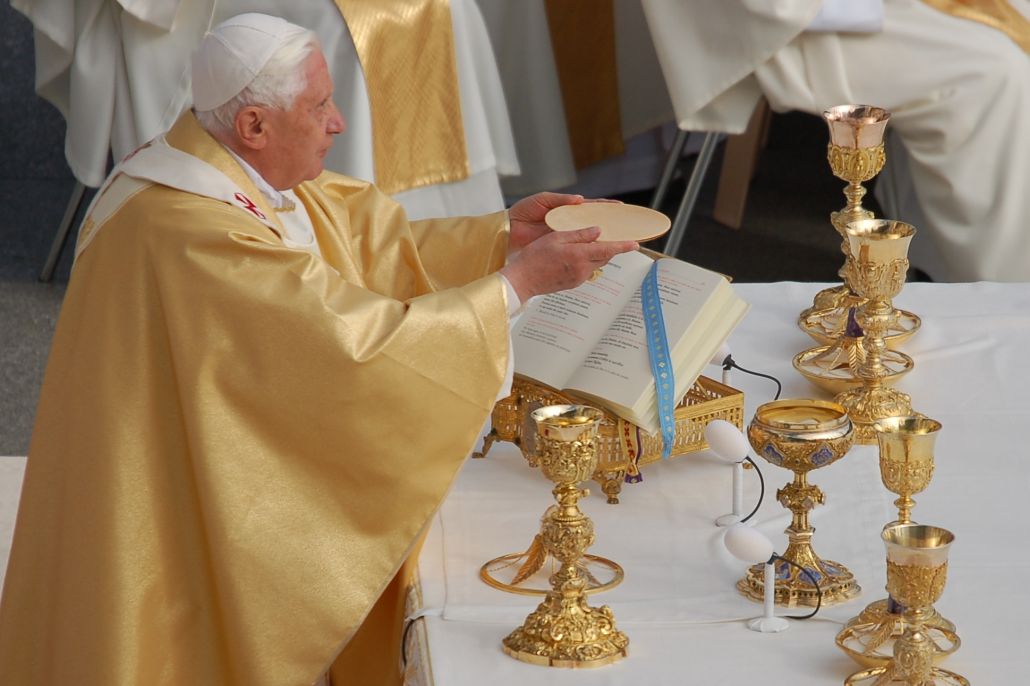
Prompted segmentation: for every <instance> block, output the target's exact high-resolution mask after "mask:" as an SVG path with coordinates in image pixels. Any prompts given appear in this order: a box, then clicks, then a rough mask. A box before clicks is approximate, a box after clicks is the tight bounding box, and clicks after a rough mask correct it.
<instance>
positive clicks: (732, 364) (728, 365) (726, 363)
mask: <svg viewBox="0 0 1030 686" xmlns="http://www.w3.org/2000/svg"><path fill="white" fill-rule="evenodd" d="M722 368H723V369H724V370H727V371H728V370H730V369H739V370H740V371H742V372H744V373H745V374H751V375H752V376H760V377H762V378H763V379H769V380H770V381H772V382H774V383H775V384H776V395H775V396H773V400H779V399H780V393H781V392H782V391H783V384H781V383H780V380H779V379H777V378H776V377H775V376H770V375H769V374H763V373H761V372H755V371H751V370H750V369H744V368H743V367H741V366H740V365H739V364H737V362H736V361H735V360H734V359H733V356H732V355H727V356H726V359H725V360H723V361H722Z"/></svg>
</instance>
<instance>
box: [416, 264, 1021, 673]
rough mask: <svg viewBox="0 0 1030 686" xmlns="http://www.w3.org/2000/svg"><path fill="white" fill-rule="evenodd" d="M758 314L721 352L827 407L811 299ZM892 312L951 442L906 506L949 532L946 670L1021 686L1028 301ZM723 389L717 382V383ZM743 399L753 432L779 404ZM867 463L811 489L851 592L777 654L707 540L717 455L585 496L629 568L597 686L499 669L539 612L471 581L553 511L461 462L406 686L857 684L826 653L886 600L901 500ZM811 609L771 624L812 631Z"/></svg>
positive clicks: (772, 520) (783, 292)
mask: <svg viewBox="0 0 1030 686" xmlns="http://www.w3.org/2000/svg"><path fill="white" fill-rule="evenodd" d="M736 288H737V291H738V293H739V294H740V295H741V296H742V297H743V298H744V299H745V300H747V301H748V302H750V303H751V305H752V310H751V312H750V313H749V314H748V316H747V317H746V318H745V320H744V322H743V323H742V324H741V325H740V326H739V327H738V328H737V330H736V331H735V332H734V334H733V335H732V337H731V338H730V341H729V344H730V346H731V348H732V351H733V356H734V359H736V361H737V362H738V363H739V364H740V365H742V366H743V367H745V368H748V369H752V370H755V371H759V372H763V373H768V374H773V375H775V376H777V377H778V378H779V379H780V380H781V381H782V382H783V386H784V387H783V393H782V396H781V397H784V398H787V397H816V398H828V396H827V395H825V394H824V393H823V392H822V391H820V390H818V389H817V388H815V387H813V386H811V385H810V384H809V383H808V382H807V381H805V380H804V379H803V378H802V377H800V376H799V375H798V374H797V373H796V372H795V371H794V370H793V369H792V368H791V365H790V360H791V358H792V357H793V356H794V355H795V354H796V353H797V352H800V351H801V350H803V349H806V348H808V347H811V346H812V345H813V344H812V342H811V341H810V340H809V339H808V338H807V336H805V335H804V334H803V333H802V332H801V331H800V330H799V329H797V327H796V326H795V324H794V322H795V320H796V318H797V314H798V312H799V311H801V310H802V309H803V308H805V307H807V306H808V305H809V304H810V303H811V299H812V296H813V295H814V293H815V292H816V291H817V290H818V288H819V286H818V285H816V284H801V283H778V284H740V285H737V286H736ZM895 304H896V305H897V306H898V307H901V308H904V309H907V310H910V311H912V312H915V313H917V314H918V315H919V316H921V317H922V320H923V326H922V329H921V330H920V331H919V332H918V333H917V334H916V335H915V336H914V337H913V338H912V339H911V340H909V341H908V342H907V343H906V344H905V345H904V346H903V349H904V351H905V352H907V353H908V354H909V355H911V356H912V357H913V358H914V359H915V368H914V370H913V371H912V372H911V373H910V374H909V375H908V376H906V377H905V378H904V379H902V381H901V382H900V383H899V384H898V388H900V389H901V390H903V391H905V392H907V393H909V394H910V395H911V396H912V403H913V406H914V408H915V409H916V410H917V411H918V412H921V413H924V414H926V415H928V416H930V417H932V418H934V419H937V420H938V421H940V422H942V423H943V429H942V430H941V432H940V436H939V438H938V440H937V447H936V472H935V474H934V477H933V481H932V483H931V484H930V487H929V488H928V489H927V490H926V491H924V492H923V493H921V494H918V495H916V496H915V500H916V502H917V505H916V507H915V510H914V512H913V517H914V519H915V520H916V521H918V522H920V523H925V524H934V525H938V526H942V527H945V528H947V529H950V530H951V531H953V532H954V534H955V537H956V540H955V543H954V545H953V546H952V550H951V558H950V565H949V573H948V581H947V587H946V588H945V590H944V594H943V596H942V598H941V600H940V601H939V602H938V603H937V604H936V607H937V609H938V610H939V611H940V612H941V613H943V614H944V615H945V616H947V617H948V618H949V619H951V620H952V621H954V622H955V624H956V625H957V628H958V634H959V635H960V637H961V639H962V645H961V647H960V648H959V650H958V651H957V652H956V653H955V654H954V655H952V656H951V657H950V658H948V659H947V661H946V662H945V663H944V665H943V666H944V667H946V668H947V669H950V670H952V671H954V672H957V673H959V674H962V675H963V676H965V677H966V678H968V679H969V680H970V681H971V682H972V683H976V684H1002V683H1016V682H1018V681H1019V680H1020V677H1019V675H1020V674H1023V673H1024V672H1025V668H1024V667H1022V666H1021V664H1022V662H1021V658H1022V654H1021V653H1022V652H1023V651H1025V649H1026V648H1027V647H1028V645H1030V642H1028V639H1027V637H1026V636H1025V635H1024V634H1022V633H1021V630H1020V629H1019V628H1018V625H1019V622H1020V620H1021V619H1022V618H1023V617H1024V616H1025V615H1026V613H1027V611H1028V610H1030V586H1028V585H1027V583H1026V581H1025V577H1026V575H1028V574H1030V551H1028V548H1027V545H1026V544H1027V542H1028V541H1030V537H1028V535H1027V533H1026V531H1025V526H1024V524H1023V522H1022V518H1021V517H1020V516H1019V515H1018V512H1019V510H1018V508H1019V503H1020V502H1021V501H1022V498H1023V497H1025V496H1024V494H1025V493H1026V492H1028V490H1030V461H1028V460H1027V457H1028V455H1027V452H1028V451H1027V447H1026V441H1025V440H1023V437H1022V430H1023V428H1024V427H1025V426H1026V425H1027V424H1025V423H1026V422H1028V420H1030V399H1028V396H1027V393H1026V392H1025V390H1024V387H1023V384H1024V383H1026V381H1027V380H1028V379H1030V357H1028V356H1027V354H1026V349H1027V345H1028V344H1030V314H1028V313H1030V284H1004V285H1002V284H992V283H976V284H923V283H914V284H908V285H907V286H906V287H905V289H904V291H903V292H902V293H901V295H900V296H898V297H897V298H896V299H895ZM706 373H707V374H709V375H711V376H713V377H715V378H718V377H719V375H720V373H721V371H720V370H719V368H717V367H709V368H708V370H707V372H706ZM731 383H732V385H733V386H735V387H737V388H739V389H741V390H743V391H744V392H745V421H749V420H750V418H751V416H752V415H753V414H754V410H755V408H756V407H757V406H758V405H760V404H762V403H764V402H766V401H768V400H771V399H772V398H773V394H774V393H775V385H774V384H773V383H772V382H770V381H768V380H765V379H762V378H757V377H751V376H747V375H744V374H742V373H740V372H739V371H734V372H733V377H732V381H731ZM877 454H878V453H877V448H876V446H860V445H856V446H855V447H854V448H853V449H852V450H851V452H850V453H849V454H848V455H847V456H846V457H844V458H843V459H842V460H840V461H839V462H837V463H835V464H833V465H831V466H829V467H828V468H826V469H821V470H819V471H818V472H814V473H813V474H812V475H811V481H812V482H813V483H816V484H817V485H819V486H820V487H821V488H822V489H823V491H825V493H826V503H825V505H822V506H819V507H816V508H815V509H814V510H813V511H812V513H811V520H812V523H813V525H814V526H815V528H816V533H815V535H814V537H813V539H812V543H813V546H814V548H815V549H816V551H817V552H818V553H819V554H820V555H821V556H823V557H824V558H829V559H832V560H836V561H839V562H842V563H844V564H845V565H847V566H848V567H849V568H850V569H851V571H852V572H854V574H855V576H856V578H857V580H858V583H859V584H860V585H861V587H862V592H861V594H860V595H859V597H858V598H856V599H853V600H851V601H849V602H846V603H843V604H838V605H833V606H830V607H823V609H822V610H820V612H819V613H818V615H817V616H816V617H815V618H814V619H810V620H807V621H791V623H790V628H789V629H788V630H787V631H785V632H784V633H779V634H760V633H755V632H751V631H748V630H747V628H746V626H745V620H746V619H749V618H752V617H756V616H759V615H761V612H762V608H761V606H760V605H759V604H757V603H754V602H751V601H749V600H747V599H745V598H744V597H743V596H741V595H740V594H739V593H738V592H737V591H736V589H735V583H736V581H737V580H738V579H739V578H741V577H742V576H743V574H744V572H745V570H746V567H747V565H746V563H743V562H740V561H739V560H737V559H735V558H733V557H732V556H731V555H730V554H729V553H728V552H727V551H726V549H725V546H724V544H723V533H724V530H723V529H720V528H718V527H716V526H715V525H714V520H715V518H716V517H718V516H719V515H721V514H724V513H726V512H728V511H729V509H730V506H731V479H732V470H731V468H730V467H729V466H727V465H726V464H725V463H723V462H722V461H720V460H719V459H718V458H717V457H716V456H715V455H714V454H712V453H711V452H710V451H704V452H698V453H694V454H690V455H685V456H681V457H677V458H674V459H672V460H670V461H668V462H664V463H656V464H650V465H647V466H645V467H643V468H642V470H641V471H642V474H643V477H644V479H643V481H642V482H641V483H639V484H626V485H625V486H624V488H623V489H622V494H621V503H620V504H618V505H609V504H606V503H605V499H604V497H603V494H601V493H600V489H599V488H598V487H597V485H596V484H594V483H591V484H587V485H586V486H587V487H588V488H590V489H591V492H592V493H591V495H590V497H588V498H585V499H584V500H582V501H581V503H580V505H581V507H582V509H583V511H584V512H585V513H586V514H587V515H589V516H590V517H591V518H592V519H593V520H594V523H595V527H596V532H597V542H596V543H595V544H594V546H593V547H592V548H591V549H590V552H591V553H593V554H596V555H601V556H605V557H609V558H611V559H613V560H615V561H616V562H618V563H620V564H621V565H622V566H623V567H624V568H625V580H624V581H623V582H622V584H621V585H619V586H618V587H616V588H614V589H613V590H610V591H607V592H605V593H600V594H596V595H592V596H591V601H590V602H591V604H592V605H595V606H597V605H602V604H604V605H608V606H609V607H611V609H612V611H613V612H614V614H615V619H616V622H617V626H618V628H619V629H620V630H622V631H623V632H625V633H626V634H627V635H628V636H629V640H630V645H629V657H628V658H626V659H624V660H622V661H620V662H618V663H616V664H614V665H611V666H607V667H601V668H598V669H590V670H567V669H556V668H545V667H539V666H534V665H530V664H525V663H522V662H518V661H516V660H513V659H511V658H510V657H508V656H506V655H505V654H504V653H503V652H502V650H501V639H502V638H504V637H505V636H506V635H507V634H508V633H509V632H510V631H511V630H512V629H514V628H515V627H517V626H518V625H519V624H521V622H522V621H523V619H525V617H526V615H527V614H528V613H529V612H530V611H532V610H533V609H534V608H535V607H536V605H537V603H538V602H539V599H538V598H536V597H531V596H521V595H513V594H508V593H503V592H501V591H498V590H496V589H494V588H491V587H489V586H487V585H486V584H484V583H483V582H482V581H481V580H480V579H479V577H478V574H479V569H480V566H481V565H482V564H483V563H484V562H486V561H487V560H490V559H493V558H496V557H498V556H500V555H503V554H506V553H513V552H520V551H522V550H525V549H526V548H527V547H528V546H529V543H530V542H531V540H532V538H533V535H534V534H535V533H536V532H537V529H538V526H539V517H540V515H541V514H542V513H543V511H544V510H545V509H546V507H547V506H548V505H549V504H550V503H551V502H553V500H552V498H551V494H550V490H551V487H552V485H551V484H550V482H548V481H547V480H546V479H544V477H543V476H542V475H541V474H540V473H539V472H538V471H537V470H535V469H532V468H530V467H529V466H528V465H527V464H526V462H525V460H524V459H523V457H522V456H521V454H520V453H519V451H518V449H517V448H516V447H515V446H512V445H510V444H499V445H495V446H493V448H492V449H491V451H490V453H489V454H488V456H487V457H486V458H485V459H481V460H470V461H469V462H468V463H467V464H466V465H465V466H464V468H463V470H462V472H461V474H460V475H459V478H458V480H457V482H456V483H455V485H454V487H453V488H452V490H451V493H450V494H449V495H448V497H447V499H446V501H445V502H444V504H443V506H442V507H441V508H440V510H439V512H438V513H437V515H436V516H435V517H434V519H433V522H432V525H431V528H430V530H429V533H428V537H427V540H426V543H425V546H424V548H423V552H422V557H421V563H420V568H419V573H420V586H419V598H418V599H417V601H418V603H419V604H420V609H418V610H417V611H416V612H415V613H414V615H413V616H416V617H418V619H416V620H415V621H414V622H413V624H412V625H411V630H410V631H409V641H408V661H409V667H410V669H409V682H410V683H425V684H447V685H448V686H452V685H461V684H481V683H490V684H492V685H493V686H501V685H503V684H523V683H533V684H536V685H537V686H547V685H550V684H574V683H575V684H579V683H588V682H589V683H591V684H677V685H681V684H706V685H714V684H743V683H769V684H786V683H790V684H795V685H798V686H806V685H808V684H812V685H815V684H832V683H838V684H839V683H842V682H843V680H844V679H845V677H847V676H848V675H849V674H851V673H852V672H854V671H857V670H858V669H859V668H860V667H859V665H857V663H855V662H853V661H852V660H851V659H850V658H848V657H847V656H846V655H845V654H844V653H842V652H841V651H840V650H839V649H838V648H837V647H836V646H835V645H834V637H835V635H836V634H837V632H838V631H839V630H840V628H841V626H842V624H843V623H844V622H846V621H847V620H848V619H849V618H850V617H852V616H854V615H856V614H857V613H858V612H859V611H861V610H862V609H863V608H864V607H865V606H866V605H867V604H868V603H870V602H872V601H874V600H877V599H879V598H883V597H885V595H886V594H885V591H884V584H885V578H886V577H885V562H884V557H885V554H884V547H883V544H882V542H881V541H880V537H879V533H880V529H881V527H882V526H883V525H884V524H885V523H886V522H888V521H891V520H893V519H894V518H895V515H896V510H895V508H894V506H893V504H892V503H893V500H894V499H895V497H896V496H895V495H894V494H892V493H890V492H888V491H887V490H886V489H885V488H884V487H883V485H882V484H881V481H880V474H879V466H878V458H877ZM756 461H757V462H758V464H759V466H760V467H761V469H762V471H763V473H764V475H765V480H766V495H765V500H764V503H763V504H762V506H761V508H760V510H759V511H758V513H757V514H756V515H755V517H754V519H753V520H752V523H753V524H754V526H755V527H756V528H757V529H758V530H759V531H761V532H762V533H764V534H766V535H767V536H768V537H769V538H770V539H771V540H772V541H773V544H774V548H775V550H776V551H777V552H781V553H782V552H783V550H784V548H785V547H786V543H787V537H786V535H785V534H784V533H783V529H784V528H785V527H786V526H787V525H788V524H789V522H790V514H789V512H788V511H787V510H785V509H784V508H783V507H781V506H780V505H779V504H778V503H777V502H776V500H775V491H776V489H777V488H780V487H782V486H783V485H784V484H786V483H787V482H788V481H789V480H790V478H791V475H790V473H789V472H788V471H786V470H784V469H780V468H778V467H774V466H772V465H770V464H769V463H767V462H765V461H764V460H760V459H757V460H756ZM744 486H745V491H744V504H745V511H748V510H750V509H751V507H752V506H753V504H754V503H755V502H756V499H757V497H758V479H757V477H756V475H755V474H754V472H753V471H748V472H747V473H746V474H745V479H744ZM807 612H808V608H803V607H802V608H794V609H784V608H777V614H780V615H788V616H789V615H797V614H807Z"/></svg>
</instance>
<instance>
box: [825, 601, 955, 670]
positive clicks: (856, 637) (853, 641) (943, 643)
mask: <svg viewBox="0 0 1030 686" xmlns="http://www.w3.org/2000/svg"><path fill="white" fill-rule="evenodd" d="M923 629H924V631H926V632H927V634H928V635H929V637H930V641H931V642H932V645H933V650H934V654H933V662H934V664H938V663H940V662H941V660H943V659H944V658H946V657H947V656H949V655H951V654H952V653H954V652H955V651H956V650H958V648H959V646H960V645H961V644H962V641H961V640H960V639H959V637H958V634H956V633H955V625H954V624H953V623H952V622H950V621H948V620H947V619H945V618H944V617H943V616H942V615H941V614H940V613H939V612H937V611H936V610H934V609H931V610H930V611H929V613H928V614H927V615H926V620H925V622H924V627H923ZM904 632H905V621H904V619H903V618H902V616H901V615H899V614H894V613H892V612H889V611H888V610H887V600H886V598H884V599H882V600H877V601H875V602H872V603H870V604H869V605H868V606H866V608H865V609H864V610H862V612H861V613H859V615H858V616H857V617H852V618H851V619H850V620H849V621H848V623H847V624H845V625H844V628H843V629H841V630H840V632H838V633H837V638H836V641H835V642H836V643H837V647H838V648H840V649H841V650H842V651H844V653H845V654H846V655H847V656H848V657H850V658H851V659H852V660H854V661H855V662H857V663H858V664H860V665H862V666H863V667H883V666H885V665H887V664H888V663H889V662H890V661H891V659H892V658H893V657H894V652H893V648H894V640H895V639H897V638H900V637H901V634H903V633H904Z"/></svg>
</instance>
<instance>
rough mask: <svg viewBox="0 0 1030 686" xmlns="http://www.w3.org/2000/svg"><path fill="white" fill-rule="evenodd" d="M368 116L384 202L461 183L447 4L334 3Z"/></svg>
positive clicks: (406, 0)
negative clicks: (357, 65) (350, 43)
mask: <svg viewBox="0 0 1030 686" xmlns="http://www.w3.org/2000/svg"><path fill="white" fill-rule="evenodd" d="M335 2H336V6H337V7H338V8H339V10H340V14H342V15H343V18H344V20H345V21H346V22H347V28H348V29H349V30H350V32H351V37H352V38H353V39H354V47H355V48H356V49H357V52H358V60H359V61H360V62H361V69H362V71H364V73H365V84H366V86H367V87H368V104H369V109H370V110H371V112H372V134H373V135H372V157H373V164H374V166H375V178H376V185H378V186H379V187H380V188H382V189H383V190H384V191H385V192H387V193H389V194H391V195H392V194H394V193H399V192H400V191H405V190H408V189H410V188H418V187H422V186H429V185H433V184H439V183H452V182H454V181H461V180H462V179H465V178H468V175H469V162H468V153H467V152H466V149H465V125H464V121H463V120H462V116H461V96H460V94H459V92H458V68H457V64H456V59H457V58H456V56H455V53H454V31H453V26H452V23H451V8H450V3H449V1H448V0H375V1H374V2H370V1H369V0H335Z"/></svg>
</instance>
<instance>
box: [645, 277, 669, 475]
mask: <svg viewBox="0 0 1030 686" xmlns="http://www.w3.org/2000/svg"><path fill="white" fill-rule="evenodd" d="M640 304H641V307H642V308H643V311H644V333H645V335H646V336H647V352H648V357H649V358H650V359H651V373H652V374H653V375H654V385H655V391H656V392H657V394H658V421H659V425H660V426H661V429H662V459H663V460H667V459H669V455H670V454H672V443H673V441H674V440H675V438H676V421H675V412H676V401H675V398H674V394H675V388H676V380H675V377H674V375H673V372H672V360H671V359H670V356H669V339H668V337H667V336H666V333H665V317H663V316H662V301H661V297H660V296H659V295H658V263H657V262H655V263H654V264H653V265H651V269H650V270H649V271H648V272H647V276H646V277H645V278H644V282H643V283H642V284H641V286H640Z"/></svg>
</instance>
